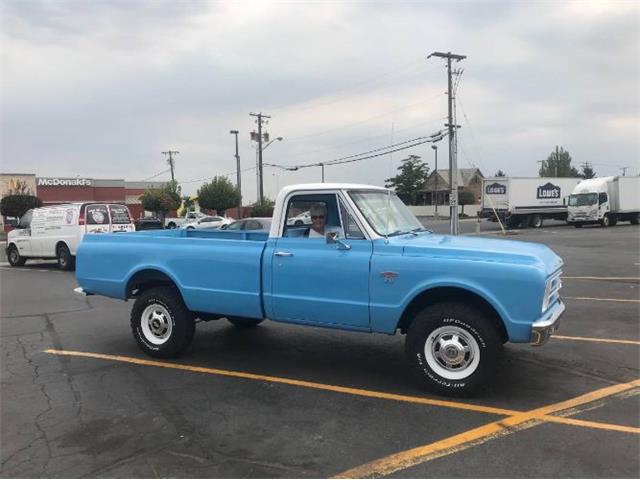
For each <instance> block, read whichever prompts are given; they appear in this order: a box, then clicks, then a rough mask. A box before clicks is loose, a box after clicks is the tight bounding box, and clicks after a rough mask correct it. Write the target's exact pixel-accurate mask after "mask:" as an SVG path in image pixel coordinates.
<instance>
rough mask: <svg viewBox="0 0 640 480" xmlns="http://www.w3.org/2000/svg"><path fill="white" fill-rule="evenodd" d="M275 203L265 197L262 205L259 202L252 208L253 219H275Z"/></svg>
mask: <svg viewBox="0 0 640 480" xmlns="http://www.w3.org/2000/svg"><path fill="white" fill-rule="evenodd" d="M274 206H275V202H274V201H273V200H269V199H268V198H266V197H265V199H264V201H263V202H262V203H260V202H257V203H255V204H254V205H253V207H251V216H252V217H273V207H274Z"/></svg>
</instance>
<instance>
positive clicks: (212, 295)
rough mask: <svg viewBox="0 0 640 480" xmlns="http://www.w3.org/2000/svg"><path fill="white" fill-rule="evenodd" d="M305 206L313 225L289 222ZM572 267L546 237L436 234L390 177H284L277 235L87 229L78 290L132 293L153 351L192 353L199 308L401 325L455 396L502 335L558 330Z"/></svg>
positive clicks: (236, 317)
mask: <svg viewBox="0 0 640 480" xmlns="http://www.w3.org/2000/svg"><path fill="white" fill-rule="evenodd" d="M307 210H310V211H311V218H312V224H311V225H308V224H302V225H297V224H295V222H293V224H292V222H290V219H291V218H294V216H295V215H297V214H298V213H299V212H300V211H307ZM320 212H321V213H320ZM311 229H313V230H314V233H313V234H312V232H311V231H310V230H311ZM321 230H323V232H322V231H321ZM322 233H324V234H322ZM562 265H563V262H562V259H561V258H560V257H558V256H557V255H556V254H555V253H554V252H553V251H551V249H549V248H548V247H546V246H544V245H541V244H534V243H526V242H518V241H511V240H503V239H488V238H477V237H454V236H449V235H436V234H434V233H432V232H431V231H429V230H428V229H426V228H424V227H423V225H422V224H421V223H420V222H419V221H418V220H417V219H416V217H415V216H414V215H413V214H412V213H411V211H410V210H409V209H408V208H407V207H406V206H405V205H404V204H403V203H402V201H401V200H400V199H399V198H398V197H397V196H396V195H395V194H394V193H393V192H392V191H390V190H388V189H386V188H381V187H374V186H368V185H351V184H329V183H320V184H307V185H292V186H288V187H285V188H284V189H283V190H282V191H281V192H280V194H279V195H278V197H277V199H276V204H275V208H274V216H273V221H272V223H271V230H270V232H268V233H267V232H244V231H237V230H236V231H230V230H212V231H202V230H185V229H180V230H177V229H176V230H155V231H154V230H150V231H145V232H134V233H127V234H118V235H116V234H104V235H90V236H85V237H84V240H83V242H82V244H81V246H80V249H79V251H78V257H77V271H76V278H77V281H78V284H79V287H78V288H77V289H76V291H77V293H79V294H85V295H87V294H99V295H105V296H107V297H113V298H118V299H122V300H128V299H132V300H133V302H134V303H133V308H132V310H131V319H130V323H131V329H132V332H133V337H134V339H135V341H136V343H137V344H138V346H139V347H140V348H141V349H142V351H144V352H145V353H146V354H148V355H151V356H154V357H164V358H166V357H175V356H177V355H179V354H180V353H182V352H183V351H184V350H185V349H186V348H187V346H188V345H189V343H190V342H191V340H192V338H193V334H194V329H195V325H196V322H197V320H200V321H212V320H219V319H225V318H226V319H227V320H228V321H229V322H230V323H231V324H232V325H233V326H234V327H236V328H255V327H256V326H257V325H258V324H261V323H262V322H263V321H264V320H266V319H268V320H271V321H275V322H284V323H291V324H297V325H305V326H310V327H325V328H333V329H339V330H349V331H354V332H362V333H382V334H388V335H394V334H395V333H396V332H401V333H403V334H406V352H407V354H408V362H409V366H410V368H411V369H412V370H413V371H414V373H415V374H416V376H417V377H418V378H419V379H420V380H421V382H422V384H423V385H424V386H426V387H428V388H430V389H431V390H433V391H436V392H439V393H443V394H448V395H456V394H466V393H469V392H471V391H473V390H475V389H477V388H479V387H481V386H483V384H486V382H487V380H489V379H490V378H491V377H492V376H496V375H498V373H497V371H496V370H495V369H494V367H495V362H496V361H497V359H498V357H499V354H500V351H501V349H502V345H503V343H506V342H520V343H529V344H531V345H534V346H540V345H543V344H544V343H545V342H546V341H547V340H548V339H549V337H550V336H551V335H552V334H553V332H554V331H555V330H556V329H557V327H558V324H559V319H560V316H561V315H562V313H563V311H564V309H565V306H564V304H563V302H562V300H561V298H560V288H561V285H562V281H561V278H560V276H561V273H562V272H561V268H562ZM523 381H524V380H523Z"/></svg>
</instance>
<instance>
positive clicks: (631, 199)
mask: <svg viewBox="0 0 640 480" xmlns="http://www.w3.org/2000/svg"><path fill="white" fill-rule="evenodd" d="M567 222H569V223H571V224H572V225H573V226H574V227H576V228H580V227H582V226H583V225H589V224H600V225H601V226H603V227H609V226H614V225H616V223H618V222H631V223H632V224H634V225H638V223H640V176H636V177H624V176H617V177H602V178H591V179H589V180H583V181H582V182H580V183H579V184H578V185H577V186H576V187H575V188H574V190H573V192H572V193H571V196H570V197H569V208H568V217H567Z"/></svg>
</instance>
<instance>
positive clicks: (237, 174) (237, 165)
mask: <svg viewBox="0 0 640 480" xmlns="http://www.w3.org/2000/svg"><path fill="white" fill-rule="evenodd" d="M229 133H230V134H231V135H235V137H236V176H237V179H236V184H237V187H238V193H239V194H240V200H238V219H241V218H242V182H241V178H240V155H238V133H240V132H238V130H230V131H229Z"/></svg>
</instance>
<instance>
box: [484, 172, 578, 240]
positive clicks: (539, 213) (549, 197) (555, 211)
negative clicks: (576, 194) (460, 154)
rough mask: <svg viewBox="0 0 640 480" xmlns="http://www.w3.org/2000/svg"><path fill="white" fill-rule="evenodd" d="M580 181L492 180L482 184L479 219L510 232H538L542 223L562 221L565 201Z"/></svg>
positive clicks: (486, 180)
mask: <svg viewBox="0 0 640 480" xmlns="http://www.w3.org/2000/svg"><path fill="white" fill-rule="evenodd" d="M579 181H580V178H557V177H494V178H485V179H484V180H483V181H482V202H481V203H482V208H481V210H480V212H479V214H478V216H479V217H481V218H489V219H492V220H494V221H496V220H498V219H499V220H500V221H501V222H503V223H506V224H507V226H508V227H510V228H516V227H524V228H526V227H529V226H531V227H533V228H540V227H542V225H543V223H544V219H547V218H548V219H554V220H566V219H567V213H568V211H567V203H568V197H569V195H570V194H571V192H572V191H573V189H574V187H575V186H576V185H577V184H578V182H579Z"/></svg>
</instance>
